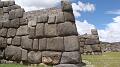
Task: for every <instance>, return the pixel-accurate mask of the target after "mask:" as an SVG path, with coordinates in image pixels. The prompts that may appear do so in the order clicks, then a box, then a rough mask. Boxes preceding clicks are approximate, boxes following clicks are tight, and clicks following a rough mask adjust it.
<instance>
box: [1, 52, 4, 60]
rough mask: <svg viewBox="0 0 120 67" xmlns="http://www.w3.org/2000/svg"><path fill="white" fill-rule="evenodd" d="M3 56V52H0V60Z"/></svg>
mask: <svg viewBox="0 0 120 67" xmlns="http://www.w3.org/2000/svg"><path fill="white" fill-rule="evenodd" d="M3 56H4V51H3V50H0V59H3Z"/></svg>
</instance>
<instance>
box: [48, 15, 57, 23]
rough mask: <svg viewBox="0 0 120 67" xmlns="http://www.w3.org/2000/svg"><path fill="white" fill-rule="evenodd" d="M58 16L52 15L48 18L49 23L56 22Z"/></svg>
mask: <svg viewBox="0 0 120 67" xmlns="http://www.w3.org/2000/svg"><path fill="white" fill-rule="evenodd" d="M55 19H56V16H55V15H50V16H49V19H48V23H49V24H54V23H55Z"/></svg>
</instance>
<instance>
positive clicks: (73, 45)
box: [64, 36, 79, 51]
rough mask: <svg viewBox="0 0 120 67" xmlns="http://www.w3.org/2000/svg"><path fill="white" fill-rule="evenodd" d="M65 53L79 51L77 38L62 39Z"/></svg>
mask: <svg viewBox="0 0 120 67" xmlns="http://www.w3.org/2000/svg"><path fill="white" fill-rule="evenodd" d="M64 45H65V51H77V50H79V42H78V37H77V36H67V37H64Z"/></svg>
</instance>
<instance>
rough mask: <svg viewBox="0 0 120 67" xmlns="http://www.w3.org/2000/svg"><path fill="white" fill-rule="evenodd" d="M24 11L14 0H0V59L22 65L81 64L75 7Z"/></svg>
mask: <svg viewBox="0 0 120 67" xmlns="http://www.w3.org/2000/svg"><path fill="white" fill-rule="evenodd" d="M61 7H62V8H61V9H58V8H50V9H44V10H37V11H30V12H25V11H24V9H23V8H21V7H20V6H18V5H16V4H15V2H14V1H0V60H1V63H8V62H4V60H7V61H14V62H15V61H16V62H22V63H23V64H40V63H44V64H51V65H53V66H54V67H81V56H80V52H79V42H78V33H77V29H76V25H75V18H74V15H73V10H72V6H71V4H70V3H69V2H68V1H64V0H63V1H61Z"/></svg>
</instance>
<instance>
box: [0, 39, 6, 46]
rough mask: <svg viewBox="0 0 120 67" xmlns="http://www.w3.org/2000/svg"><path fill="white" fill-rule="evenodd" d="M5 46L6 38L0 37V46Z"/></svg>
mask: <svg viewBox="0 0 120 67" xmlns="http://www.w3.org/2000/svg"><path fill="white" fill-rule="evenodd" d="M6 47H7V39H6V38H2V37H0V48H6Z"/></svg>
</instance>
